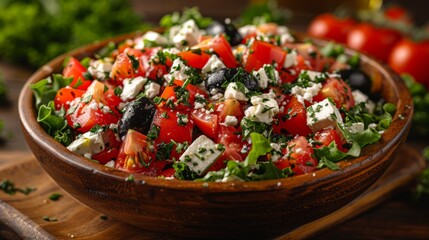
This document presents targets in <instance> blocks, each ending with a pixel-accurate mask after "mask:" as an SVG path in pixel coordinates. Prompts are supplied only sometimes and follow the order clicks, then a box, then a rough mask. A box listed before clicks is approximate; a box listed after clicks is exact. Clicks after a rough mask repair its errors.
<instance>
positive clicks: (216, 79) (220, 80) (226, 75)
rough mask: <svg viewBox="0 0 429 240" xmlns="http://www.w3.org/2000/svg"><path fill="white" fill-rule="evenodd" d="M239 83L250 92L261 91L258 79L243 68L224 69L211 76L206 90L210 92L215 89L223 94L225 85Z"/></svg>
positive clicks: (207, 81)
mask: <svg viewBox="0 0 429 240" xmlns="http://www.w3.org/2000/svg"><path fill="white" fill-rule="evenodd" d="M237 81H239V82H241V83H243V84H244V86H245V87H246V88H247V89H249V90H250V91H258V90H259V85H258V82H257V81H256V79H255V78H254V77H253V76H252V75H250V74H249V73H248V72H246V71H245V70H243V69H242V68H223V69H221V70H219V71H217V72H214V73H212V74H209V75H208V77H207V80H206V88H207V90H209V92H211V90H213V89H217V90H219V91H221V92H223V91H224V90H225V88H223V87H222V85H223V84H224V83H226V82H237Z"/></svg>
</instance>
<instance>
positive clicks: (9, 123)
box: [0, 63, 429, 239]
mask: <svg viewBox="0 0 429 240" xmlns="http://www.w3.org/2000/svg"><path fill="white" fill-rule="evenodd" d="M0 73H1V74H2V77H3V79H5V81H6V83H7V86H8V88H9V99H10V100H11V103H10V106H8V107H5V106H1V107H0V119H3V120H4V121H5V125H6V129H7V131H10V132H11V133H12V137H11V138H10V139H9V140H8V141H7V142H5V143H4V144H2V145H0V166H1V165H5V164H10V163H11V161H13V160H11V159H10V158H7V157H6V156H10V155H11V154H14V155H16V156H17V157H19V156H20V155H22V156H25V155H28V153H30V151H29V149H28V147H27V146H26V144H25V141H24V137H23V135H22V133H21V130H20V125H19V118H18V111H17V99H18V95H19V91H20V89H21V87H22V86H23V84H24V82H25V80H26V79H27V78H28V77H29V76H30V75H31V71H29V70H27V69H22V68H18V67H15V66H11V65H8V64H5V63H0ZM409 143H411V145H412V146H415V147H416V148H417V149H422V147H423V146H424V145H425V144H429V142H427V140H426V142H423V141H422V140H419V141H412V139H411V140H409ZM1 178H2V177H1V176H0V180H1ZM412 187H413V184H410V185H409V186H407V187H406V188H403V189H398V190H397V193H396V194H395V195H394V196H393V197H391V198H389V199H388V200H386V201H385V202H383V203H381V204H380V205H378V206H376V207H374V208H373V209H371V210H369V211H367V212H365V213H363V214H361V215H359V216H357V217H355V218H352V219H351V220H348V221H346V222H344V223H342V224H340V225H338V226H336V227H334V228H331V229H329V230H327V231H325V232H323V233H321V234H319V235H318V236H317V237H316V239H429V204H428V200H429V198H428V197H425V198H423V199H421V200H420V201H419V202H415V201H413V199H412V196H411V193H410V191H411V189H412ZM0 239H2V235H1V231H0Z"/></svg>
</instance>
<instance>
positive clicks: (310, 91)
mask: <svg viewBox="0 0 429 240" xmlns="http://www.w3.org/2000/svg"><path fill="white" fill-rule="evenodd" d="M320 89H322V84H321V83H313V82H311V83H310V86H309V87H306V88H303V87H299V86H294V87H293V88H292V89H291V94H293V95H295V96H296V97H297V99H298V101H299V102H300V103H302V104H304V103H305V102H304V100H305V101H308V102H313V97H314V96H316V95H317V94H318V93H319V91H320Z"/></svg>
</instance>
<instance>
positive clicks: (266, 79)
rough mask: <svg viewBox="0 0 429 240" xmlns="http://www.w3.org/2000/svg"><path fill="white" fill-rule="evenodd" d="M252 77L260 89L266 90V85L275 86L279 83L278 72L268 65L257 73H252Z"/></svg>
mask: <svg viewBox="0 0 429 240" xmlns="http://www.w3.org/2000/svg"><path fill="white" fill-rule="evenodd" d="M253 76H254V77H255V78H256V79H257V81H258V84H259V87H261V88H262V89H265V88H267V87H268V83H270V84H271V85H274V86H277V85H278V84H279V82H280V76H279V72H278V71H277V70H276V69H274V67H273V66H272V65H270V64H264V66H262V67H261V68H260V69H259V70H258V71H253Z"/></svg>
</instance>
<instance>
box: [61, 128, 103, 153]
mask: <svg viewBox="0 0 429 240" xmlns="http://www.w3.org/2000/svg"><path fill="white" fill-rule="evenodd" d="M67 148H68V149H69V150H70V151H72V152H74V153H77V154H79V155H82V156H85V155H86V156H92V155H93V154H97V153H99V152H101V151H103V150H104V148H105V145H104V141H103V136H102V133H100V132H97V133H93V132H86V133H84V134H82V135H81V136H80V137H79V138H77V139H76V140H74V141H73V142H72V143H71V144H70V145H69V146H68V147H67ZM88 154H91V155H88Z"/></svg>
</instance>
